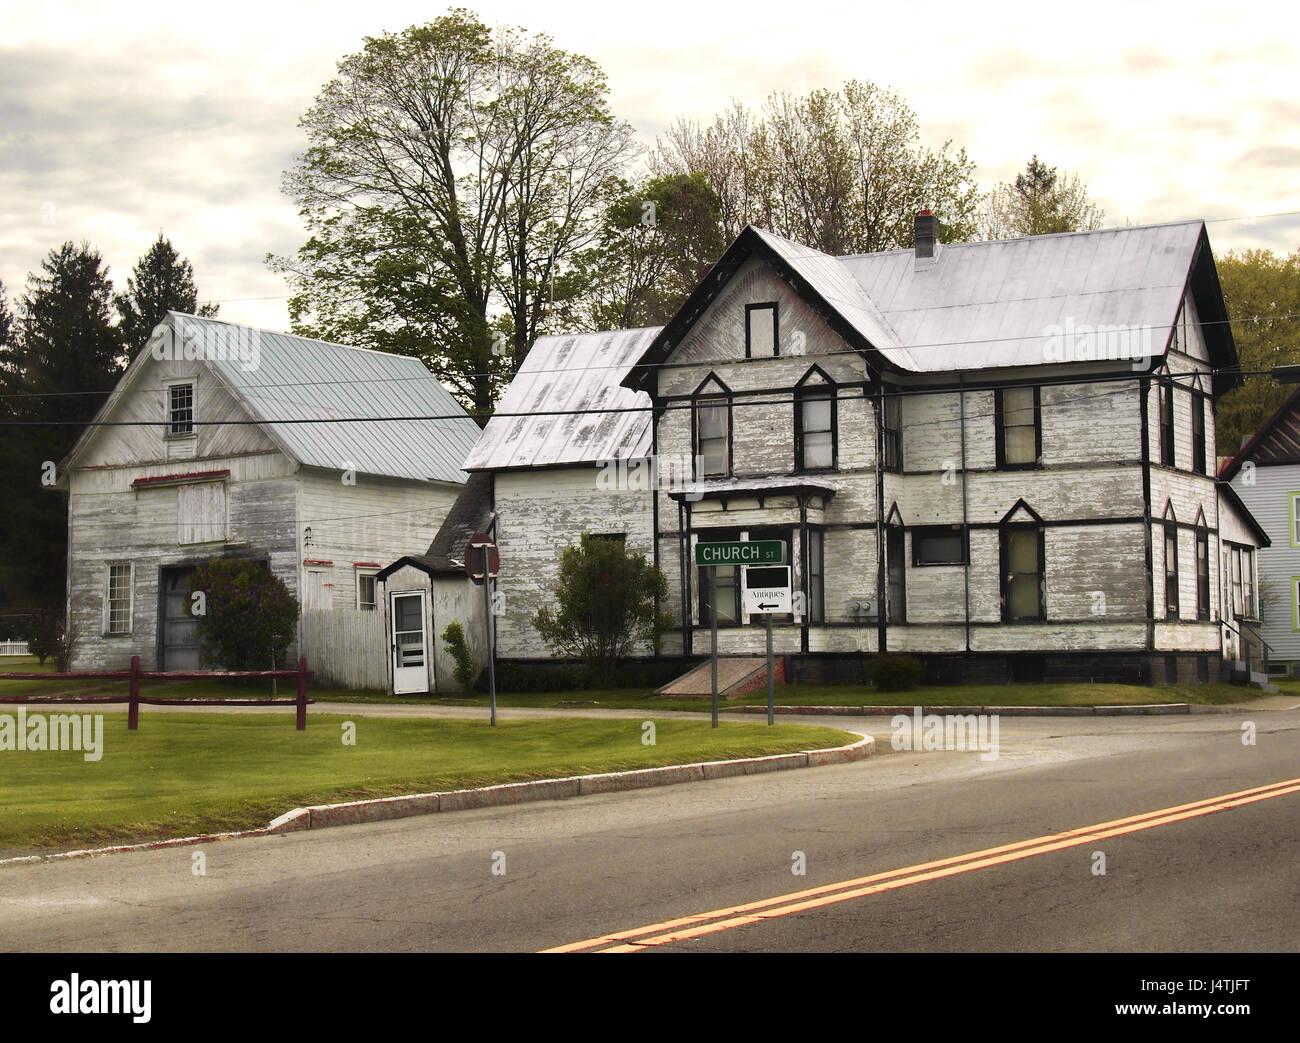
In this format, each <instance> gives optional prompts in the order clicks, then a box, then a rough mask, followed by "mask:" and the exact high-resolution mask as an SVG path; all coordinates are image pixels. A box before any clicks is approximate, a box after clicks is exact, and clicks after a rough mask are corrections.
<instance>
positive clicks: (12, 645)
mask: <svg viewBox="0 0 1300 1043" xmlns="http://www.w3.org/2000/svg"><path fill="white" fill-rule="evenodd" d="M0 655H31V653H30V652H29V651H27V642H26V641H0Z"/></svg>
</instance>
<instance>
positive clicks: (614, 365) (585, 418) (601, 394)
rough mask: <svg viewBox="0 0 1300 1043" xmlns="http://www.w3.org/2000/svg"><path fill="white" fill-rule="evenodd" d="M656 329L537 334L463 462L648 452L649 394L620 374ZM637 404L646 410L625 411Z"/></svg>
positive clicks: (594, 458)
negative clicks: (624, 383)
mask: <svg viewBox="0 0 1300 1043" xmlns="http://www.w3.org/2000/svg"><path fill="white" fill-rule="evenodd" d="M659 330H660V327H658V326H653V327H647V328H645V329H639V330H614V331H612V332H609V333H583V334H572V335H566V336H554V337H538V338H537V340H536V342H535V343H534V344H533V346H532V348H531V349H530V350H529V352H528V356H527V357H526V358H525V359H524V362H523V365H521V366H520V367H519V372H518V373H517V374H515V378H514V380H512V381H511V382H510V387H509V388H508V389H507V390H506V393H505V395H504V396H503V397H502V399H501V402H500V403H499V404H498V406H497V413H496V415H495V416H494V417H492V419H490V420H489V421H488V423H487V427H486V428H484V430H483V433H482V435H481V436H480V437H479V440H478V442H477V443H476V444H475V446H474V448H473V450H472V451H471V452H470V454H469V457H468V458H467V459H466V460H465V464H464V466H465V470H467V471H478V470H494V469H497V468H507V467H547V466H556V465H564V464H584V463H596V462H598V461H601V460H611V459H614V458H615V457H630V458H639V457H644V456H648V455H649V454H650V447H651V419H650V417H651V414H650V412H649V407H650V396H649V395H646V394H645V393H644V392H639V391H632V390H630V389H628V388H625V387H623V386H621V384H620V381H622V379H623V378H624V377H625V376H627V374H628V373H629V372H630V371H631V369H632V367H633V366H634V365H635V364H636V362H637V360H638V359H639V358H640V357H641V355H642V354H643V353H644V352H645V350H646V349H647V348H648V347H649V345H650V342H651V341H652V340H653V339H654V337H655V335H656V334H657V333H658V332H659ZM637 408H640V409H641V410H643V411H641V412H636V411H633V412H622V411H623V410H629V409H632V410H636V409H637ZM603 410H608V411H609V412H602V411H603ZM566 414H567V415H566Z"/></svg>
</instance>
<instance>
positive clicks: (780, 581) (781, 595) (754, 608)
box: [744, 565, 793, 725]
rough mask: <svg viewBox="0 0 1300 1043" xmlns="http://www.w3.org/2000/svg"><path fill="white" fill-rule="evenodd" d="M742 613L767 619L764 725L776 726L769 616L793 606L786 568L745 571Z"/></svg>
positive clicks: (772, 567)
mask: <svg viewBox="0 0 1300 1043" xmlns="http://www.w3.org/2000/svg"><path fill="white" fill-rule="evenodd" d="M744 594H745V606H744V607H745V611H746V612H747V613H749V614H750V615H753V614H755V613H758V614H761V615H764V616H766V617H767V723H768V724H769V725H773V724H775V723H776V674H775V668H776V662H775V659H774V657H773V655H772V617H773V616H774V615H776V614H777V613H781V614H782V615H784V614H785V613H787V612H789V611H791V609H792V607H793V605H792V600H791V597H790V567H789V566H788V565H775V566H772V565H768V566H762V567H759V568H755V567H754V566H752V565H751V566H750V567H749V568H748V569H747V570H746V572H745V589H744Z"/></svg>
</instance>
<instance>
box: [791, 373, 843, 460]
mask: <svg viewBox="0 0 1300 1043" xmlns="http://www.w3.org/2000/svg"><path fill="white" fill-rule="evenodd" d="M794 436H795V468H796V470H800V471H821V470H829V469H831V468H833V467H834V466H835V449H836V446H835V389H834V388H833V387H829V386H826V385H814V386H812V387H801V388H799V389H798V390H797V391H796V392H795V398H794Z"/></svg>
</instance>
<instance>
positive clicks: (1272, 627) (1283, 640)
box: [1219, 389, 1300, 677]
mask: <svg viewBox="0 0 1300 1043" xmlns="http://www.w3.org/2000/svg"><path fill="white" fill-rule="evenodd" d="M1219 480H1220V481H1221V482H1228V483H1231V488H1232V489H1233V490H1234V491H1235V493H1236V494H1237V496H1239V497H1240V498H1241V500H1242V502H1243V503H1244V504H1245V505H1246V506H1247V507H1248V508H1249V509H1250V513H1251V514H1253V515H1254V516H1255V517H1256V518H1257V519H1258V520H1259V523H1260V525H1262V526H1263V528H1264V531H1265V532H1267V533H1268V536H1269V538H1270V539H1271V541H1272V542H1271V544H1264V545H1263V546H1264V549H1262V550H1260V552H1259V561H1258V563H1257V568H1258V572H1259V578H1258V582H1256V581H1254V580H1253V579H1252V577H1251V572H1252V569H1251V557H1250V555H1249V554H1248V553H1247V552H1246V550H1245V549H1242V550H1234V551H1233V556H1232V558H1231V560H1230V561H1228V562H1226V564H1225V568H1227V569H1228V570H1229V572H1230V575H1231V578H1232V582H1233V585H1234V592H1235V590H1236V589H1237V588H1240V590H1241V596H1240V597H1239V598H1235V600H1234V611H1236V613H1237V614H1238V615H1242V616H1244V617H1245V618H1246V619H1247V620H1248V622H1249V621H1256V620H1258V621H1259V624H1260V625H1259V634H1260V637H1261V638H1262V640H1263V642H1264V644H1265V646H1266V648H1267V652H1268V661H1269V665H1270V667H1271V668H1273V669H1276V670H1278V671H1280V672H1281V671H1285V672H1286V673H1287V674H1289V675H1290V676H1292V677H1296V676H1300V389H1297V390H1295V391H1293V392H1292V393H1291V394H1290V395H1289V396H1287V399H1286V401H1285V402H1283V403H1282V405H1281V406H1280V407H1279V408H1278V410H1277V412H1275V413H1274V414H1273V415H1272V416H1271V417H1269V418H1268V420H1266V421H1265V422H1264V423H1263V424H1262V425H1261V426H1260V428H1259V430H1258V431H1256V432H1255V433H1254V434H1253V435H1252V436H1251V437H1250V438H1249V439H1247V440H1246V442H1245V444H1244V445H1242V447H1241V449H1240V451H1239V452H1238V453H1237V455H1236V456H1234V457H1232V459H1231V460H1229V461H1228V462H1227V463H1226V464H1225V465H1224V467H1223V469H1222V470H1221V471H1220V473H1219Z"/></svg>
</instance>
